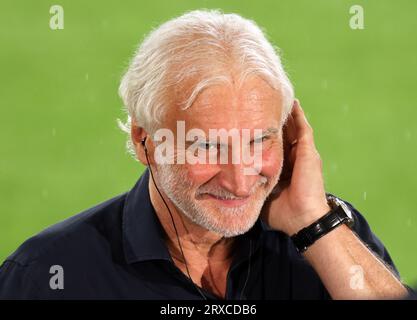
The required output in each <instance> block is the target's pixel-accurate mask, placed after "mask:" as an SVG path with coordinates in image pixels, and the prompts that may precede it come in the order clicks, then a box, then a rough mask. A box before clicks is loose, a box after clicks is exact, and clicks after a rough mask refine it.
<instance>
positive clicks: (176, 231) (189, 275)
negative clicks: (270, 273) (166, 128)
mask: <svg viewBox="0 0 417 320" xmlns="http://www.w3.org/2000/svg"><path fill="white" fill-rule="evenodd" d="M145 141H146V137H145V138H144V139H143V140H142V141H141V143H142V146H143V148H144V150H145V156H146V161H147V163H148V166H149V172H150V174H151V178H152V181H153V183H154V185H155V188H156V190H157V191H158V194H159V196H160V197H161V199H162V201H163V203H164V204H165V207H166V208H167V210H168V212H169V215H170V217H171V221H172V225H173V227H174V230H175V235H176V237H177V241H178V246H179V248H180V251H181V255H182V258H183V260H184V265H185V269H186V271H187V275H188V280H189V281H191V283H192V284H193V286H194V287H195V289H196V290H197V291H198V293H199V294H200V295H201V296H202V298H203V299H204V300H207V297H206V296H205V295H204V293H203V292H202V291H201V290H200V288H199V287H198V286H197V285H196V284H195V282H194V281H193V278H192V277H191V274H190V270H189V269H188V263H187V260H186V259H185V255H184V251H183V249H182V245H181V241H180V237H179V235H178V230H177V226H176V225H175V221H174V217H173V216H172V213H171V210H170V209H169V207H168V204H167V203H166V201H165V199H164V197H163V196H162V194H161V192H160V191H159V188H158V186H157V184H156V182H155V179H154V177H153V173H152V169H151V165H150V162H149V159H148V150H147V148H146V145H145ZM251 257H252V239H250V242H249V262H248V272H247V276H246V279H245V283H244V285H243V289H242V292H241V293H240V300H242V298H243V293H244V292H245V289H246V286H247V283H248V281H249V275H250V271H251V270H250V267H251Z"/></svg>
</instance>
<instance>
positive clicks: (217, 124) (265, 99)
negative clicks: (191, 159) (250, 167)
mask: <svg viewBox="0 0 417 320" xmlns="http://www.w3.org/2000/svg"><path fill="white" fill-rule="evenodd" d="M282 112H283V97H282V94H281V92H280V91H279V90H275V89H274V88H272V87H271V86H270V85H269V84H268V83H267V82H266V81H264V80H263V79H262V78H260V77H251V78H248V80H247V81H245V82H243V83H242V84H241V85H237V84H236V83H234V82H230V83H219V84H213V85H211V86H208V87H207V88H204V89H203V90H201V92H199V94H198V95H197V96H196V98H195V99H194V101H193V103H192V104H191V106H190V107H189V108H187V109H185V110H183V109H182V108H181V106H180V104H179V103H178V102H174V103H172V104H171V106H170V108H169V109H168V110H167V113H166V117H165V119H164V124H165V125H166V127H169V128H175V127H176V124H177V122H178V121H184V123H185V128H186V129H191V128H200V129H202V130H203V131H208V130H209V129H226V130H230V129H238V130H240V129H251V130H253V129H262V130H267V129H270V128H277V129H280V128H281V126H282V124H281V118H282Z"/></svg>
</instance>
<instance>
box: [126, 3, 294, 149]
mask: <svg viewBox="0 0 417 320" xmlns="http://www.w3.org/2000/svg"><path fill="white" fill-rule="evenodd" d="M278 52H279V50H278V48H274V47H273V46H272V45H271V43H270V42H269V41H268V40H267V39H266V37H265V35H264V33H263V32H262V30H261V29H260V27H259V26H257V24H256V23H255V22H254V21H251V20H248V19H245V18H243V17H241V16H239V15H237V14H224V13H222V12H221V11H219V10H195V11H191V12H188V13H186V14H184V15H182V16H180V17H177V18H175V19H172V20H169V21H167V22H165V23H163V24H162V25H161V26H159V27H158V28H156V29H155V30H153V31H152V32H150V34H149V35H148V36H147V37H146V38H145V40H144V41H143V42H142V43H141V44H140V46H139V48H138V49H137V51H136V52H135V54H134V56H133V59H132V61H131V63H130V65H129V67H128V69H127V71H126V73H125V74H124V76H123V78H122V81H121V84H120V87H119V95H120V96H121V98H122V99H123V103H124V105H125V108H126V111H127V114H128V118H127V121H126V123H125V124H122V123H121V122H120V121H119V125H120V127H121V128H122V129H123V130H124V131H126V132H127V133H128V134H130V125H131V120H132V118H133V119H134V120H135V122H136V124H137V125H138V126H140V127H142V128H144V129H145V130H146V131H147V132H148V133H149V134H153V133H154V132H155V131H156V129H157V128H158V126H160V124H161V123H162V121H163V118H164V114H165V111H166V110H167V108H168V107H179V108H182V109H187V108H189V107H190V106H191V105H192V103H193V102H194V100H195V99H196V97H197V96H198V94H199V93H200V92H201V91H202V90H203V89H204V88H206V87H208V86H210V85H213V84H219V83H231V82H232V81H233V80H237V84H238V86H240V85H241V84H242V83H243V81H244V80H245V78H246V77H248V76H249V75H257V76H260V77H262V78H263V79H264V80H265V81H267V83H268V84H269V85H270V86H271V87H272V88H274V89H276V90H281V94H282V97H283V113H282V121H283V122H282V123H284V122H285V121H286V119H287V116H288V114H289V112H290V110H291V107H292V103H293V100H294V90H293V87H292V84H291V82H290V80H289V79H288V77H287V75H286V73H285V71H284V68H283V66H282V64H281V59H280V57H279V54H278ZM235 77H236V78H235ZM132 147H133V145H132V141H131V140H130V139H129V140H128V149H130V151H131V152H132V151H133V149H132ZM133 153H134V151H133Z"/></svg>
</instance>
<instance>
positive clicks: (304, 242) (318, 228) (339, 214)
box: [291, 206, 351, 252]
mask: <svg viewBox="0 0 417 320" xmlns="http://www.w3.org/2000/svg"><path fill="white" fill-rule="evenodd" d="M350 220H351V218H350V217H349V216H348V215H347V214H346V212H345V211H344V210H343V207H342V206H336V207H335V208H333V209H332V210H331V211H330V212H328V213H327V214H326V215H324V216H323V217H321V218H320V219H318V220H317V221H315V222H313V223H312V224H311V225H309V226H308V227H305V228H303V229H301V230H300V231H299V232H297V233H296V234H295V235H293V236H292V237H291V239H292V241H293V243H294V245H295V246H296V248H297V250H298V251H299V252H304V251H306V250H307V248H308V247H309V246H311V245H312V244H313V243H314V242H316V241H317V240H318V239H320V238H321V237H323V236H324V235H326V234H327V233H329V232H330V231H332V230H334V229H335V228H337V227H338V226H340V225H342V224H344V223H347V224H350Z"/></svg>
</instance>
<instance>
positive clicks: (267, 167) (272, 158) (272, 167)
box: [261, 146, 284, 177]
mask: <svg viewBox="0 0 417 320" xmlns="http://www.w3.org/2000/svg"><path fill="white" fill-rule="evenodd" d="M283 160H284V152H283V150H282V147H280V146H274V147H273V148H270V149H268V150H265V151H264V152H263V153H262V170H261V174H262V175H264V176H266V177H272V176H274V175H276V174H280V173H281V168H282V163H283Z"/></svg>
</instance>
